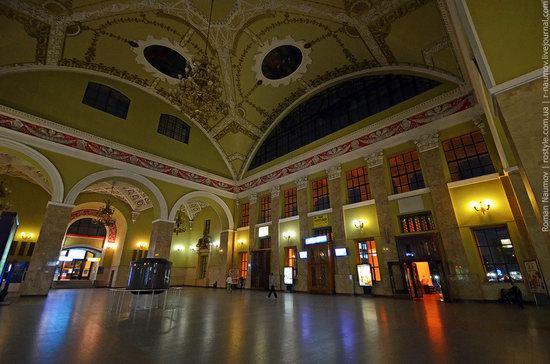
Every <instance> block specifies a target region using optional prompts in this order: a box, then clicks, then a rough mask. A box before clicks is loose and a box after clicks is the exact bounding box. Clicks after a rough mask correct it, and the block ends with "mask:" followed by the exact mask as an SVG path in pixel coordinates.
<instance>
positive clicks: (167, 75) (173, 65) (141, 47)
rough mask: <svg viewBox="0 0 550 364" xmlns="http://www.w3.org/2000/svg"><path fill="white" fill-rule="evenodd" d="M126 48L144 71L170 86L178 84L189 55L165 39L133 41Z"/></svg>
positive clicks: (152, 38)
mask: <svg viewBox="0 0 550 364" xmlns="http://www.w3.org/2000/svg"><path fill="white" fill-rule="evenodd" d="M128 47H130V48H131V49H132V51H134V53H135V54H136V62H137V63H139V64H140V65H142V66H143V68H144V69H145V71H147V72H149V73H151V74H153V75H154V76H155V77H157V78H160V79H162V80H164V81H166V82H168V83H170V84H172V85H176V84H177V83H178V82H179V77H178V76H179V75H183V74H184V73H185V67H187V63H188V60H190V59H192V57H191V55H190V54H189V52H187V50H186V49H185V48H182V47H180V46H179V45H177V44H175V43H172V42H171V41H169V40H168V39H166V38H160V39H159V38H154V37H153V36H148V37H147V39H146V40H133V41H131V42H129V43H128Z"/></svg>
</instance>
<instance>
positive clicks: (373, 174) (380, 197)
mask: <svg viewBox="0 0 550 364" xmlns="http://www.w3.org/2000/svg"><path fill="white" fill-rule="evenodd" d="M365 161H366V162H367V166H368V171H369V184H370V190H371V194H372V198H373V199H374V200H375V203H376V217H377V219H378V228H379V229H380V236H377V237H375V241H376V254H377V255H378V264H379V266H380V282H376V283H374V287H373V289H372V293H373V294H375V295H392V294H393V291H392V287H391V280H390V271H389V267H388V262H397V261H399V258H398V256H397V246H396V245H395V236H394V235H393V234H392V216H391V211H390V203H389V200H388V190H387V188H386V182H385V176H386V171H385V170H384V154H383V153H382V152H376V153H372V154H370V155H369V156H367V157H365Z"/></svg>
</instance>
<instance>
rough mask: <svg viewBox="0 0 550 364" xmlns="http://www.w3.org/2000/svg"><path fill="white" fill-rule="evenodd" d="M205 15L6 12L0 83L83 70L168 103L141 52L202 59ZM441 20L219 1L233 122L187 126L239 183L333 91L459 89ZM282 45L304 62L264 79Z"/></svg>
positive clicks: (340, 3)
mask: <svg viewBox="0 0 550 364" xmlns="http://www.w3.org/2000/svg"><path fill="white" fill-rule="evenodd" d="M209 6H210V1H209V0H162V1H161V0H158V1H157V0H142V1H137V0H126V1H121V0H101V1H100V0H72V1H71V0H58V1H54V0H28V1H19V0H4V1H2V2H1V3H0V21H1V23H0V24H2V25H0V30H1V31H0V76H1V74H2V73H3V72H9V71H10V70H13V69H14V68H21V67H27V68H29V69H32V68H47V69H49V70H52V69H57V70H60V71H63V70H68V69H71V70H73V71H74V70H81V71H83V72H84V71H86V72H94V73H99V74H102V75H105V76H107V77H110V78H115V79H122V80H125V81H126V82H129V83H131V84H133V85H135V86H136V87H139V88H141V89H144V90H147V91H148V92H150V93H151V94H153V95H154V94H156V96H157V97H161V98H163V97H166V95H167V93H168V92H169V91H170V90H171V89H172V88H173V87H174V80H175V79H173V78H171V77H168V76H166V75H164V74H163V73H161V72H159V71H158V70H157V69H155V68H154V67H153V66H152V65H151V64H150V63H149V62H148V61H147V59H146V58H145V57H144V55H143V49H144V48H145V47H147V46H148V45H164V46H167V47H169V48H172V49H174V50H176V51H177V52H178V53H180V54H181V55H183V56H184V57H185V58H186V59H188V60H189V59H191V58H193V57H196V56H198V55H200V54H201V53H202V52H203V51H204V44H205V37H206V36H205V35H206V30H207V26H208V11H209ZM445 11H446V10H445V6H444V2H443V1H441V0H359V1H352V0H316V1H308V0H217V1H215V2H214V10H213V16H212V19H213V23H212V27H211V28H212V29H211V36H210V45H211V49H212V51H213V53H214V54H215V62H216V63H217V64H218V65H219V69H220V77H221V78H222V80H223V88H224V96H223V97H224V99H225V100H226V101H227V102H228V103H229V105H230V108H229V113H228V114H227V115H218V117H217V118H215V119H211V120H208V121H206V122H202V123H201V122H198V121H194V120H192V122H195V123H197V124H199V127H200V128H201V129H202V130H203V131H204V132H205V133H206V134H207V135H208V137H209V138H210V140H211V141H212V143H214V144H215V145H217V147H218V149H219V150H220V152H221V153H222V155H223V157H224V158H225V160H226V163H227V164H228V166H229V169H230V170H231V173H232V174H233V177H234V178H235V179H238V178H240V177H242V176H243V175H244V173H245V172H246V168H247V165H248V163H249V161H250V160H251V158H253V154H254V151H255V150H256V148H257V147H258V145H259V144H260V143H261V141H262V140H263V138H265V136H266V135H267V134H268V133H269V131H270V130H271V129H272V128H273V127H274V125H276V123H277V122H278V121H279V120H281V119H282V117H284V115H286V114H287V113H288V112H289V111H290V110H292V108H293V107H294V106H295V105H296V103H297V102H298V101H299V100H303V99H305V98H307V97H308V96H310V95H313V94H315V92H317V91H319V90H321V89H323V88H326V87H328V86H330V85H331V84H334V83H335V82H337V81H339V80H344V79H347V78H350V77H356V76H358V75H363V74H366V73H369V72H372V73H392V72H393V73H412V74H417V75H421V76H423V77H429V78H433V79H437V80H439V81H441V82H445V83H447V84H452V85H460V84H462V82H463V81H462V76H461V72H460V68H459V64H458V62H457V57H456V55H455V52H454V50H453V45H452V41H451V38H452V37H450V36H449V31H448V26H449V25H448V24H447V23H446V15H445ZM281 45H292V46H294V47H296V48H298V49H299V50H300V52H301V60H300V62H298V64H297V65H296V67H295V69H294V70H293V72H292V73H291V74H290V75H288V76H287V77H283V78H282V79H272V78H271V79H270V78H269V77H266V74H265V73H264V72H263V71H262V62H263V60H264V59H265V57H266V55H267V54H268V53H269V52H270V51H271V50H273V49H274V48H276V47H278V46H281ZM152 97H154V96H152ZM0 102H1V100H0ZM60 112H62V110H60ZM184 119H187V120H189V119H188V118H185V117H184ZM53 121H55V120H53ZM113 138H114V139H115V141H116V136H113ZM195 167H199V168H200V166H195Z"/></svg>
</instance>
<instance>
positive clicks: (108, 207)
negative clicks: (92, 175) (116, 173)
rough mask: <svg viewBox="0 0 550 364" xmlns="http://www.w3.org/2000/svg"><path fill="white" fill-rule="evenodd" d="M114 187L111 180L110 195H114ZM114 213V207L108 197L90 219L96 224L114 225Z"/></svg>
mask: <svg viewBox="0 0 550 364" xmlns="http://www.w3.org/2000/svg"><path fill="white" fill-rule="evenodd" d="M114 188H115V184H114V182H113V184H112V185H111V196H114V193H113V192H114ZM114 213H115V207H114V206H113V203H112V202H111V199H110V198H108V199H107V201H105V206H103V207H102V208H101V209H99V211H98V212H97V215H96V217H95V218H94V219H93V220H92V221H93V222H95V223H96V224H101V225H104V226H107V227H109V226H114V225H115V224H116V219H115V218H114V217H113V214H114Z"/></svg>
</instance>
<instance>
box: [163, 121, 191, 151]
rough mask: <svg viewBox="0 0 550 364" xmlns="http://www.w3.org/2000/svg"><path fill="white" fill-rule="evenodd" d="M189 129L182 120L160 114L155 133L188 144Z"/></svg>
mask: <svg viewBox="0 0 550 364" xmlns="http://www.w3.org/2000/svg"><path fill="white" fill-rule="evenodd" d="M190 130H191V128H190V127H189V125H187V124H186V123H185V122H184V121H183V120H181V119H178V118H177V117H175V116H172V115H168V114H161V115H160V120H159V127H158V129H157V131H158V132H159V133H160V134H162V135H166V136H167V137H170V138H172V139H176V140H179V141H180V142H182V143H185V144H189V132H190Z"/></svg>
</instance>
